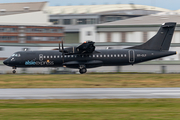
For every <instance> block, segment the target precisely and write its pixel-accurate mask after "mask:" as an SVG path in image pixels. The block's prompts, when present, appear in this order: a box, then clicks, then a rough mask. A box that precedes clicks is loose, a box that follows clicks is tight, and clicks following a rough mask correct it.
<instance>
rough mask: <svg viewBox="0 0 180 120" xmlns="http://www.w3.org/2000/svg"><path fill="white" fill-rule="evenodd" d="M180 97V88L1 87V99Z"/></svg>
mask: <svg viewBox="0 0 180 120" xmlns="http://www.w3.org/2000/svg"><path fill="white" fill-rule="evenodd" d="M137 98H180V88H20V89H19V88H18V89H0V99H137Z"/></svg>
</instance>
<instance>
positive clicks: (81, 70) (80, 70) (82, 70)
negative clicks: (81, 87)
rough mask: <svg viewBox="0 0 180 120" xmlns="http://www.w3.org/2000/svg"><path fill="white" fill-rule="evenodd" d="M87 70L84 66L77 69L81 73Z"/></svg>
mask: <svg viewBox="0 0 180 120" xmlns="http://www.w3.org/2000/svg"><path fill="white" fill-rule="evenodd" d="M86 72H87V69H86V68H82V69H79V73H81V74H84V73H86Z"/></svg>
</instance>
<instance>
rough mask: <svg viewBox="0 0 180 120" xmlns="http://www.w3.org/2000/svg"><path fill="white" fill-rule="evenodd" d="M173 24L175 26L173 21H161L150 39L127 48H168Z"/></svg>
mask: <svg viewBox="0 0 180 120" xmlns="http://www.w3.org/2000/svg"><path fill="white" fill-rule="evenodd" d="M175 26H176V23H175V22H168V23H163V24H162V25H161V27H160V29H159V31H158V32H157V34H156V35H155V36H153V37H152V38H151V39H150V40H148V41H147V42H145V43H144V44H142V45H138V46H133V47H129V48H127V49H141V50H156V51H164V50H169V47H170V44H171V40H172V37H173V33H174V29H175Z"/></svg>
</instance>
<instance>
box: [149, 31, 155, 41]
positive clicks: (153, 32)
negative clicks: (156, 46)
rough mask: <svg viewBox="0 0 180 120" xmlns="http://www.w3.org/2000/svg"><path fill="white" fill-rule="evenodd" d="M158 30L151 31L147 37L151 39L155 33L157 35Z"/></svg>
mask: <svg viewBox="0 0 180 120" xmlns="http://www.w3.org/2000/svg"><path fill="white" fill-rule="evenodd" d="M156 33H157V32H155V31H150V32H148V33H147V39H148V40H149V39H150V38H152V37H153V36H154V35H156Z"/></svg>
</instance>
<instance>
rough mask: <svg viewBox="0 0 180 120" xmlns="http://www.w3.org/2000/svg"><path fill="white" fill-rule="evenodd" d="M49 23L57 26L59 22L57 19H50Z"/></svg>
mask: <svg viewBox="0 0 180 120" xmlns="http://www.w3.org/2000/svg"><path fill="white" fill-rule="evenodd" d="M50 22H52V23H53V24H54V25H57V24H59V20H58V19H50Z"/></svg>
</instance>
